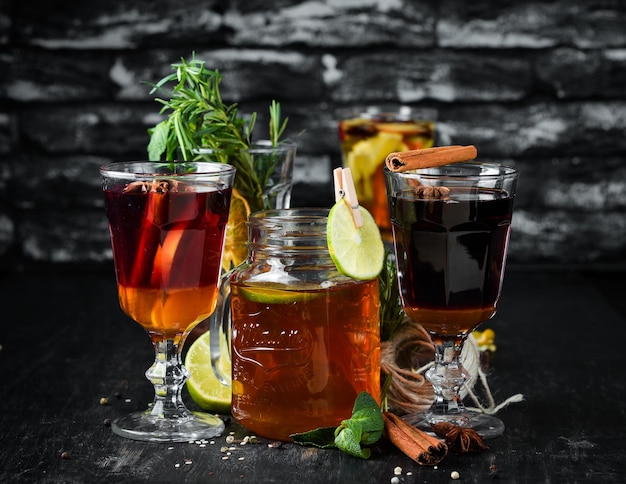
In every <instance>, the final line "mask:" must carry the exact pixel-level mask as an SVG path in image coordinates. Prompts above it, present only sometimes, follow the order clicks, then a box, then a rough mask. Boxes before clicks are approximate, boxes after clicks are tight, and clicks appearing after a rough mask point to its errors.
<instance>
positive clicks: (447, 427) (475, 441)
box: [432, 422, 489, 454]
mask: <svg viewBox="0 0 626 484" xmlns="http://www.w3.org/2000/svg"><path fill="white" fill-rule="evenodd" d="M432 429H433V432H435V434H437V435H438V436H439V437H441V438H443V439H445V441H446V445H447V446H448V448H450V449H452V450H453V451H455V452H457V453H459V454H467V453H471V452H481V451H483V450H487V449H489V447H487V446H486V445H485V443H484V442H483V438H482V437H481V436H480V435H479V434H478V433H477V432H476V431H475V430H474V429H470V428H466V427H459V426H457V425H453V424H451V423H448V422H439V423H434V424H432Z"/></svg>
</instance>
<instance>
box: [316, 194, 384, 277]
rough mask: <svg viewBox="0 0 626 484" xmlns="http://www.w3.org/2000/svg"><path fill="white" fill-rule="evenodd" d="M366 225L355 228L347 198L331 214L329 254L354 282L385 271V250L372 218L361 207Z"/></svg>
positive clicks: (328, 229) (340, 201) (328, 228)
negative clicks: (383, 269)
mask: <svg viewBox="0 0 626 484" xmlns="http://www.w3.org/2000/svg"><path fill="white" fill-rule="evenodd" d="M359 210H360V212H361V217H362V218H363V225H362V226H361V227H356V225H355V224H354V222H353V219H352V210H351V208H350V206H349V205H348V202H346V200H345V199H343V198H342V199H341V200H339V201H338V202H337V203H335V205H333V207H332V208H331V209H330V212H329V213H328V226H327V228H326V233H327V238H328V251H329V252H330V257H331V258H332V260H333V262H334V263H335V265H336V266H337V269H339V272H341V273H343V274H345V275H346V276H349V277H352V278H353V279H361V280H369V279H375V278H376V277H378V275H379V274H380V271H381V270H382V268H383V262H384V258H385V247H384V245H383V240H382V238H381V236H380V230H379V229H378V226H377V225H376V222H374V218H373V217H372V215H371V214H370V213H369V212H368V211H367V210H366V209H364V208H363V207H359Z"/></svg>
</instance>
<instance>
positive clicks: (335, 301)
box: [211, 208, 380, 441]
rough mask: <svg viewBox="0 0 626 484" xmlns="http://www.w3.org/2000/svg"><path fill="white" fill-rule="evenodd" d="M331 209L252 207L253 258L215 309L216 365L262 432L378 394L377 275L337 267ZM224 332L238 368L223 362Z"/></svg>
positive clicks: (228, 282)
mask: <svg viewBox="0 0 626 484" xmlns="http://www.w3.org/2000/svg"><path fill="white" fill-rule="evenodd" d="M327 216H328V210H325V209H306V208H301V209H286V210H267V211H261V212H256V213H253V214H252V215H251V216H250V219H249V222H248V225H249V240H248V247H249V256H248V259H247V261H246V262H244V263H243V264H242V265H240V266H239V267H238V268H236V269H235V270H234V272H233V273H232V274H231V275H229V276H228V277H227V278H226V279H225V284H224V286H223V288H222V290H221V291H220V296H221V297H222V301H221V303H218V308H217V309H216V311H215V314H214V316H213V317H212V318H211V319H212V325H211V342H212V360H213V363H214V370H215V371H216V374H217V375H218V377H219V378H220V379H221V380H222V381H225V382H231V388H232V404H231V411H232V414H233V416H234V418H235V419H236V420H237V421H238V422H239V423H241V424H242V425H244V426H245V427H247V428H248V429H250V430H251V431H253V432H255V433H257V434H258V435H260V436H263V437H267V438H271V439H277V440H283V441H288V440H290V438H289V436H290V435H291V434H294V433H298V432H305V431H308V430H312V429H315V428H317V427H326V426H337V425H339V424H340V423H341V421H342V420H344V419H346V418H350V415H351V413H352V407H353V405H354V401H355V398H356V396H357V395H358V394H359V393H360V392H362V391H367V392H369V393H370V394H371V395H372V397H374V399H376V400H377V401H380V324H379V321H380V315H379V311H380V304H379V289H378V280H377V279H374V280H366V281H364V280H355V279H352V278H350V277H347V276H345V275H342V274H340V273H339V272H338V271H337V268H336V267H335V264H334V263H333V261H332V259H331V258H330V254H329V252H328V247H327V243H326V223H327ZM227 296H229V297H227ZM228 299H230V304H228V303H227V301H228ZM229 313H230V314H229ZM228 316H230V318H229V317H228ZM224 336H226V339H227V340H230V358H231V364H232V375H220V373H219V368H218V367H217V365H216V362H217V361H218V359H219V358H220V348H219V346H220V344H219V341H220V339H221V338H222V339H223V338H224Z"/></svg>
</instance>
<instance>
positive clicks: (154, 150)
mask: <svg viewBox="0 0 626 484" xmlns="http://www.w3.org/2000/svg"><path fill="white" fill-rule="evenodd" d="M168 131H169V126H168V121H167V120H165V121H161V122H160V123H159V124H157V125H156V126H155V127H154V128H152V129H151V130H150V142H149V143H148V159H149V160H151V161H159V160H160V159H161V155H162V154H163V152H164V151H165V149H166V147H167V134H168Z"/></svg>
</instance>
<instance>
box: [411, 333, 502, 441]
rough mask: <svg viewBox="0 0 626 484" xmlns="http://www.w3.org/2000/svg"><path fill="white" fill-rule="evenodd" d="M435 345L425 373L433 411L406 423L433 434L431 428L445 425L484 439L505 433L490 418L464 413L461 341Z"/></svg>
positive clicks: (463, 373) (469, 412)
mask: <svg viewBox="0 0 626 484" xmlns="http://www.w3.org/2000/svg"><path fill="white" fill-rule="evenodd" d="M433 341H434V342H435V364H434V366H433V367H431V368H430V369H429V370H428V371H427V372H426V378H427V379H428V381H429V382H430V383H431V385H432V387H433V391H434V393H435V401H434V403H433V405H432V407H431V408H430V409H429V410H428V411H427V412H425V413H423V414H413V415H408V416H406V417H405V420H406V421H407V422H409V423H411V424H412V425H415V426H416V427H417V428H419V429H421V430H424V431H426V432H429V433H431V434H432V433H433V431H432V427H431V425H432V424H434V423H440V422H447V423H450V424H452V425H456V426H459V427H469V428H472V429H474V430H475V431H476V432H478V434H479V435H480V436H481V437H483V438H484V439H489V438H493V437H498V436H500V435H502V433H503V432H504V423H503V422H502V421H501V420H500V419H499V418H497V417H495V416H493V415H487V414H484V413H480V412H474V411H470V410H467V409H466V408H465V405H464V404H463V399H462V397H461V387H462V386H463V384H464V383H465V381H467V379H468V374H467V371H466V370H465V368H463V365H462V364H461V348H462V344H463V342H462V340H458V339H450V340H446V339H444V340H440V339H439V338H438V337H437V336H434V335H433Z"/></svg>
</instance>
